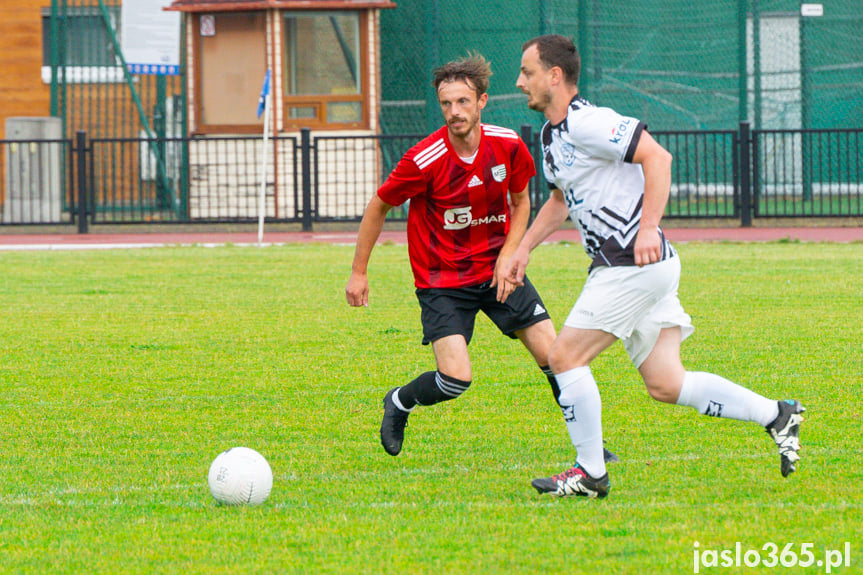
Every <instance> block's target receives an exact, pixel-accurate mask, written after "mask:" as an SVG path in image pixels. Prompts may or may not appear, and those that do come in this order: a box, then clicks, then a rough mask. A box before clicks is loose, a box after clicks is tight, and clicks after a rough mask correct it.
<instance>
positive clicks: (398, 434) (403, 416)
mask: <svg viewBox="0 0 863 575" xmlns="http://www.w3.org/2000/svg"><path fill="white" fill-rule="evenodd" d="M397 389H398V388H397V387H394V388H392V389H391V390H389V391H388V392H387V394H386V395H385V396H384V418H383V421H381V445H383V446H384V451H386V452H387V453H389V454H390V455H393V456H395V455H398V454H399V453H400V452H401V450H402V443H403V442H404V440H405V427H406V426H407V424H408V415H410V412H408V411H403V410H401V409H399V408H398V407H396V404H395V402H393V394H394V393H395V392H396V390H397Z"/></svg>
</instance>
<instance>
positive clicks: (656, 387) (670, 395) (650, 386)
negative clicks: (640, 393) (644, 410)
mask: <svg viewBox="0 0 863 575" xmlns="http://www.w3.org/2000/svg"><path fill="white" fill-rule="evenodd" d="M644 383H645V386H646V387H647V393H648V394H650V397H652V398H653V399H655V400H656V401H661V402H662V403H677V398H678V397H679V396H680V385H675V384H674V383H673V382H671V381H663V382H649V383H648V382H647V381H645V382H644Z"/></svg>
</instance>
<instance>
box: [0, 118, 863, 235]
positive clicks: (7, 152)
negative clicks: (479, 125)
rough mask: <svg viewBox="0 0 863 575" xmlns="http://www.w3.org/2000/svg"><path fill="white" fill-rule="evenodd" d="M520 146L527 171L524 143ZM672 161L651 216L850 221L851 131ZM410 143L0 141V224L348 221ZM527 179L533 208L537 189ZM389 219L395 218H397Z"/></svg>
mask: <svg viewBox="0 0 863 575" xmlns="http://www.w3.org/2000/svg"><path fill="white" fill-rule="evenodd" d="M521 134H522V138H523V139H524V140H525V141H526V142H527V143H528V145H529V146H530V147H531V148H532V150H533V151H534V154H535V156H536V158H537V165H538V167H539V165H540V163H539V162H540V160H541V158H540V150H539V143H538V134H537V133H536V132H535V131H534V130H533V129H532V128H531V127H530V126H524V127H522V130H521ZM653 136H654V137H655V138H656V139H657V141H659V143H660V144H662V145H663V146H664V147H665V148H666V149H668V150H669V151H670V152H671V153H672V154H673V156H674V158H675V160H674V164H673V172H672V187H671V196H670V199H669V202H668V206H667V208H666V213H665V218H670V219H674V218H688V219H718V218H724V219H728V218H733V219H736V220H739V221H740V225H742V226H748V225H751V224H752V221H753V218H759V219H765V218H780V217H781V218H807V217H809V218H811V217H819V218H834V217H863V128H860V129H844V130H761V131H752V130H750V129H749V126H748V124H745V123H744V124H741V125H740V127H739V129H738V130H724V131H676V132H656V133H654V134H653ZM421 138H422V135H414V134H405V135H332V134H322V135H313V134H312V133H311V132H309V131H308V130H304V131H303V132H302V133H301V134H300V136H299V137H297V136H276V137H274V138H271V139H269V140H268V142H267V144H266V148H265V147H264V143H263V141H262V138H260V137H255V136H236V137H227V136H223V137H191V138H162V139H140V138H121V139H118V138H114V139H111V138H98V139H91V140H88V139H87V137H86V134H84V133H82V132H79V133H78V134H77V135H76V139H75V140H74V141H73V140H0V225H2V226H19V225H20V226H26V225H52V224H58V225H63V224H65V225H69V224H76V225H77V228H78V230H79V231H80V232H82V233H85V232H87V231H88V229H89V226H91V225H99V224H124V223H136V224H147V223H184V224H189V223H234V222H253V221H257V219H258V217H259V214H260V210H261V209H262V206H263V210H264V214H265V218H266V220H267V221H269V222H286V223H301V224H302V227H303V229H308V230H310V229H312V228H313V226H314V224H315V223H320V222H334V221H347V222H356V221H359V219H360V218H361V217H362V214H363V210H364V209H365V206H366V204H367V203H368V200H369V198H371V196H372V194H374V193H375V191H376V190H377V188H378V186H379V185H380V183H381V182H382V181H383V180H384V179H385V178H386V176H387V175H388V174H389V173H390V171H391V170H392V169H393V167H395V165H396V163H397V162H398V161H399V159H400V158H401V157H402V155H403V154H404V153H405V152H406V151H407V150H408V149H409V148H410V147H411V146H412V145H413V144H414V143H415V142H417V141H418V140H420V139H421ZM539 173H540V175H538V176H537V178H535V179H534V181H533V182H532V183H531V198H532V202H533V209H534V210H536V209H538V208H539V207H540V206H541V205H542V203H543V202H544V201H545V199H546V197H547V194H548V188H547V185H546V184H545V182H544V181H542V176H541V169H540V170H539ZM390 217H391V218H392V219H394V220H400V221H403V220H405V219H406V217H407V213H406V210H405V209H404V208H403V207H402V208H398V209H395V210H393V211H392V212H391V215H390Z"/></svg>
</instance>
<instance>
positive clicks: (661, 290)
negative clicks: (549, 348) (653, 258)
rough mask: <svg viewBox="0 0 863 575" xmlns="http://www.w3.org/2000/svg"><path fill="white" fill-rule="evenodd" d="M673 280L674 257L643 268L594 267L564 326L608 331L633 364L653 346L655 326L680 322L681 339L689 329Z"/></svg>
mask: <svg viewBox="0 0 863 575" xmlns="http://www.w3.org/2000/svg"><path fill="white" fill-rule="evenodd" d="M679 283H680V258H679V257H678V256H674V257H671V258H669V259H667V260H665V261H662V262H658V263H655V264H650V265H647V266H644V267H637V266H623V267H599V268H596V269H594V270H593V271H592V272H591V273H590V275H589V276H588V277H587V282H585V284H584V288H583V289H582V290H581V295H579V296H578V301H576V302H575V305H574V306H573V308H572V311H570V312H569V316H567V318H566V321H565V322H564V325H565V326H567V327H571V328H576V329H598V330H602V331H604V332H607V333H610V334H613V335H614V336H616V337H617V338H618V339H620V340H621V341H622V342H623V346H624V348H625V349H626V353H628V354H629V358H630V359H631V360H632V363H633V364H634V365H635V367H639V366H640V365H641V363H642V362H643V361H644V360H645V359H647V356H648V355H650V352H651V351H652V350H653V346H654V345H655V344H656V340H657V338H658V337H659V331H660V330H661V329H663V328H666V327H674V326H680V335H681V340H684V339H686V338H687V337H689V336H690V335H692V332H693V331H695V328H693V327H692V319H691V318H690V317H689V315H688V314H687V313H686V312H685V311H684V310H683V306H682V305H680V300H679V299H677V286H678V285H679Z"/></svg>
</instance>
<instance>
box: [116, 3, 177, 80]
mask: <svg viewBox="0 0 863 575" xmlns="http://www.w3.org/2000/svg"><path fill="white" fill-rule="evenodd" d="M170 4H171V0H123V7H122V13H121V30H122V38H123V57H124V58H125V60H126V66H127V67H128V69H129V71H130V72H131V73H132V74H149V75H162V76H176V75H177V74H179V73H180V14H179V13H178V12H166V11H164V10H163V8H165V7H167V6H169V5H170Z"/></svg>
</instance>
